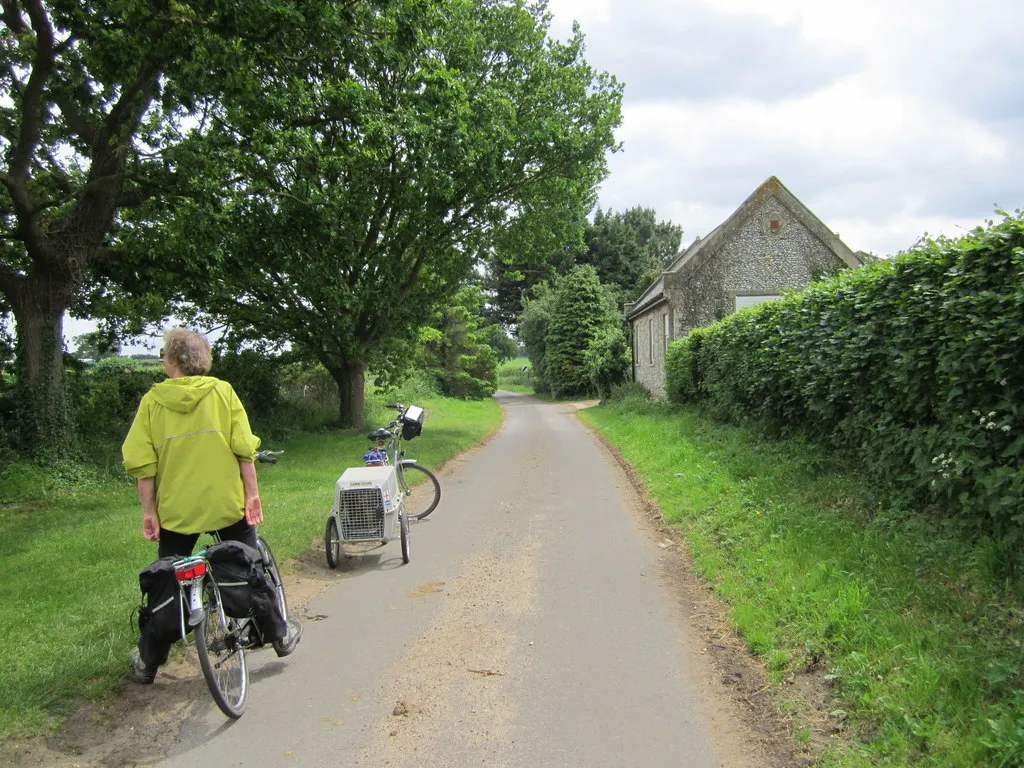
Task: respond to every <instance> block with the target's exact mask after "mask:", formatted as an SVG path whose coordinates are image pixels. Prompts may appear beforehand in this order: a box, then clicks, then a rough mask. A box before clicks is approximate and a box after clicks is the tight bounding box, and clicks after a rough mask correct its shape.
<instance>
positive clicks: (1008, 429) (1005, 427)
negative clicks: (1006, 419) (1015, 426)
mask: <svg viewBox="0 0 1024 768" xmlns="http://www.w3.org/2000/svg"><path fill="white" fill-rule="evenodd" d="M1000 429H1001V430H1003V432H1009V431H1010V425H1009V424H1003V426H1001V427H1000Z"/></svg>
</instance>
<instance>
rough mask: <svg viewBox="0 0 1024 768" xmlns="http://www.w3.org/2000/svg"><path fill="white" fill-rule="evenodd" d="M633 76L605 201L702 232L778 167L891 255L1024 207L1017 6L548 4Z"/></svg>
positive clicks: (736, 0)
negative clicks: (996, 213) (651, 210)
mask: <svg viewBox="0 0 1024 768" xmlns="http://www.w3.org/2000/svg"><path fill="white" fill-rule="evenodd" d="M549 9H550V10H551V12H552V13H553V14H554V17H555V23H554V25H553V28H552V30H553V32H554V33H555V34H557V35H561V34H564V33H565V32H567V30H568V29H569V27H570V26H571V22H572V19H573V18H576V19H578V20H579V22H580V24H581V26H582V29H583V32H584V34H585V35H586V37H587V59H588V61H589V62H590V63H591V64H592V65H593V66H595V67H597V68H599V69H605V70H608V71H610V72H613V73H614V74H616V75H618V76H620V77H621V78H622V79H623V80H624V81H625V82H626V91H625V102H624V122H623V126H622V128H621V129H620V132H619V138H620V140H621V141H622V142H623V145H624V150H623V152H622V153H620V154H618V155H615V156H613V157H612V158H611V159H610V162H609V166H610V169H611V176H610V177H609V179H608V180H607V181H606V182H605V184H604V185H603V187H602V191H601V199H600V205H601V206H602V207H604V208H606V209H607V208H612V209H616V210H621V209H623V208H627V207H631V206H634V205H643V206H646V207H651V208H654V209H655V210H656V211H657V213H658V216H659V218H662V219H671V220H672V221H674V222H675V223H677V224H680V225H682V226H683V228H684V229H685V230H686V233H687V238H688V239H689V238H691V237H693V236H696V235H698V234H706V233H707V232H708V231H709V230H710V229H711V228H713V227H714V226H716V225H717V224H719V223H720V222H721V221H722V220H723V219H724V218H725V217H726V216H728V214H729V213H731V212H732V211H733V210H734V209H735V208H736V207H737V206H738V205H739V204H740V203H741V202H742V201H743V200H744V199H745V198H746V197H747V195H749V194H750V192H751V191H753V189H754V188H755V187H756V186H757V184H759V183H760V182H762V181H763V180H764V179H765V178H767V177H768V176H771V175H775V176H778V177H779V178H780V179H781V180H782V181H783V183H785V184H786V185H787V186H788V187H789V188H790V189H791V190H792V191H793V192H794V193H795V194H796V195H797V196H798V197H800V198H801V199H802V200H803V201H804V202H805V203H806V204H807V205H808V206H809V207H810V208H811V210H813V211H814V212H815V213H816V214H818V216H819V217H821V219H822V220H823V221H824V222H825V223H826V225H828V226H829V227H830V228H832V229H833V230H836V231H838V232H839V233H840V235H841V236H842V237H843V239H844V240H845V241H846V242H847V243H848V244H849V245H850V246H851V247H853V248H856V249H859V248H863V249H866V250H871V251H874V252H876V253H882V254H886V253H893V252H895V251H898V250H902V249H905V248H908V247H910V246H911V245H913V243H914V242H915V241H916V240H917V239H918V238H919V237H920V236H921V235H923V234H924V233H926V232H927V233H929V234H932V235H937V234H946V235H951V236H956V235H959V234H963V233H964V232H965V231H967V230H969V229H972V228H973V227H975V226H977V225H978V224H981V223H982V222H983V221H984V220H985V219H987V218H991V217H992V215H993V212H994V208H995V207H996V206H997V205H998V206H1001V207H1003V208H1008V209H1013V208H1017V207H1021V206H1024V149H1022V148H1020V146H1019V144H1020V142H1019V136H1020V135H1021V129H1022V128H1024V51H1022V50H1021V47H1020V46H1019V45H1018V44H1017V42H1016V40H1015V38H1016V36H1017V35H1018V33H1019V30H1020V29H1021V28H1024V3H1017V2H1016V1H1015V0H977V2H974V3H972V4H970V5H968V4H966V3H963V2H959V1H958V0H934V1H930V2H925V1H924V0H860V2H857V3H849V2H835V1H829V0H776V2H773V3H771V4H766V3H764V2H762V0H706V1H704V2H701V1H699V0H675V1H674V2H673V1H661V2H659V0H630V1H629V2H624V1H623V0H606V1H605V2H601V3H588V2H575V1H574V0H553V2H551V3H550V4H549Z"/></svg>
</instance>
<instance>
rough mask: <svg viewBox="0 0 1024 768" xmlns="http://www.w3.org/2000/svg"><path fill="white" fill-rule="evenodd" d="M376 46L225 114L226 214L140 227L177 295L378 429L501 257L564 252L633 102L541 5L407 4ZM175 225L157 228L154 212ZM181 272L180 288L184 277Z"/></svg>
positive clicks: (399, 6) (331, 59)
mask: <svg viewBox="0 0 1024 768" xmlns="http://www.w3.org/2000/svg"><path fill="white" fill-rule="evenodd" d="M357 16H358V19H359V23H360V25H361V28H362V29H364V30H365V31H366V34H365V37H364V38H361V39H360V40H358V41H346V40H338V41H335V42H334V43H333V44H332V45H330V46H328V47H325V48H324V49H322V50H319V51H317V52H314V53H316V55H315V56H313V55H312V54H311V56H310V57H308V58H305V59H303V60H301V61H296V62H294V63H293V70H292V72H291V77H290V78H289V79H288V82H287V83H286V84H284V86H283V90H282V91H281V92H279V93H274V94H272V95H271V97H268V96H267V95H266V94H264V93H263V92H262V91H260V90H258V89H255V88H254V89H253V90H251V91H247V92H244V93H240V94H233V95H232V98H231V99H230V100H227V101H225V104H224V114H223V120H224V121H225V123H226V124H228V125H230V126H232V130H231V132H230V133H228V132H223V133H221V134H218V135H216V136H211V137H210V140H209V141H208V143H207V145H206V147H205V150H204V152H203V153H202V156H203V158H205V160H203V162H206V163H208V164H210V165H211V166H212V165H214V164H219V172H220V174H221V180H220V181H219V182H218V183H217V187H218V192H219V194H220V197H221V202H220V204H219V205H216V206H214V205H208V204H199V203H197V202H195V201H190V200H185V201H182V203H181V204H180V205H178V206H176V207H175V208H174V209H173V210H165V211H163V212H156V213H155V214H154V220H155V221H158V222H159V229H153V228H150V229H147V228H146V227H145V226H143V225H142V224H141V223H140V225H139V227H138V228H137V229H135V230H133V237H134V238H135V241H134V242H136V244H137V249H138V250H139V251H141V246H142V245H143V243H144V244H145V246H146V249H147V250H146V252H147V253H149V252H152V250H153V249H154V248H156V249H157V250H159V251H160V252H161V254H162V257H163V258H162V263H164V264H165V265H168V266H169V268H170V269H171V270H172V272H173V270H178V272H177V273H173V281H174V283H175V284H176V285H177V286H178V288H179V290H180V298H181V299H183V300H187V301H191V302H192V303H193V304H194V305H195V306H197V307H199V308H201V309H202V310H203V312H204V313H205V314H206V315H208V316H209V317H211V318H215V319H216V320H217V321H220V322H224V323H226V324H228V325H229V326H230V328H231V333H232V334H235V335H239V336H243V337H249V338H263V339H267V340H270V341H272V342H276V343H279V344H282V345H284V344H289V345H291V346H292V347H293V348H295V349H298V350H300V351H302V352H304V353H305V354H307V355H308V356H310V357H311V358H314V359H316V360H318V361H320V362H321V363H322V364H323V366H324V367H325V368H326V369H327V370H328V371H329V372H330V374H331V376H332V377H333V378H334V379H335V381H336V382H337V383H338V389H339V417H340V422H341V424H342V425H344V426H360V425H361V424H362V421H363V398H364V395H363V392H364V381H365V373H366V371H367V370H368V369H369V370H372V371H374V372H375V373H376V374H378V376H384V377H387V376H388V375H389V374H394V373H395V372H396V371H398V370H399V369H401V367H402V366H403V365H406V364H408V362H409V361H410V358H409V355H408V350H409V349H410V348H411V346H412V345H413V342H414V341H415V339H416V334H417V332H418V329H419V328H420V326H421V325H422V324H423V320H424V318H425V317H429V316H430V314H431V313H432V311H433V310H434V308H436V307H438V306H441V305H443V304H445V303H446V302H449V301H450V300H451V298H452V296H453V295H454V294H455V292H456V291H457V290H458V287H459V285H460V283H461V282H462V281H464V280H465V279H466V278H467V277H469V275H470V274H471V273H472V270H473V268H474V265H477V264H479V263H481V262H482V261H483V260H484V259H485V258H487V257H488V255H489V254H490V253H492V252H493V249H494V248H495V247H496V245H497V244H499V243H504V244H507V243H509V242H510V240H513V239H516V238H522V237H526V235H527V234H529V235H530V236H531V237H532V238H534V239H535V240H537V241H540V242H552V241H554V240H557V239H558V238H559V237H561V236H562V234H563V233H564V232H565V231H566V229H567V228H570V227H571V226H573V222H574V221H575V219H576V215H577V213H578V207H579V201H581V200H584V201H585V200H588V199H590V198H591V197H592V196H593V190H594V189H595V187H596V185H597V183H598V182H599V181H600V180H601V179H602V178H603V177H604V175H605V174H606V165H605V153H606V152H607V151H608V150H609V149H610V148H612V147H613V146H614V138H613V129H614V127H615V126H616V125H617V124H618V122H619V114H620V113H619V110H620V101H621V87H620V86H619V85H618V83H616V82H615V80H614V78H611V77H609V76H607V75H604V74H596V73H595V72H594V71H593V70H592V69H591V68H590V67H589V66H588V65H587V63H586V62H585V61H584V59H583V38H582V35H581V34H580V33H579V32H578V31H577V32H576V34H575V35H574V36H573V37H572V39H570V40H569V41H568V42H565V43H560V42H555V41H551V40H549V39H548V38H547V27H548V23H549V21H550V19H549V16H548V15H547V13H546V12H545V11H544V6H543V4H534V3H528V2H525V0H508V2H478V1H477V0H435V1H434V2H431V3H424V2H420V0H395V2H392V3H390V4H388V5H387V6H386V7H385V8H383V9H381V10H376V9H373V8H370V7H360V8H359V9H358V12H357ZM157 213H159V214H160V215H156V214H157ZM168 274H172V273H168Z"/></svg>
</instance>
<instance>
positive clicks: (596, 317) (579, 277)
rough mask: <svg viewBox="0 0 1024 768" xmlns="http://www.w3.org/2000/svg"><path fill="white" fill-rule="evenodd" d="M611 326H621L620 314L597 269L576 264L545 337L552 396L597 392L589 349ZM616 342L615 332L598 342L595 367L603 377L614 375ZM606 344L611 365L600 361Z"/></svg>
mask: <svg viewBox="0 0 1024 768" xmlns="http://www.w3.org/2000/svg"><path fill="white" fill-rule="evenodd" d="M609 326H614V327H617V326H618V313H617V311H616V309H615V304H614V299H612V298H611V297H610V296H609V294H608V292H607V291H606V290H605V289H604V287H603V286H602V285H601V281H600V280H599V279H598V277H597V270H595V269H594V267H592V266H590V265H584V266H579V267H574V268H573V270H572V271H571V272H570V273H569V274H568V275H566V277H565V279H564V280H562V281H561V283H560V284H559V289H558V294H557V297H556V299H555V303H554V310H553V311H552V313H551V319H550V322H549V325H548V328H547V335H546V338H545V352H544V358H543V359H544V377H545V378H546V380H547V381H548V383H549V384H550V385H551V394H552V395H554V396H555V397H566V396H573V395H580V394H585V393H589V392H593V391H594V384H593V380H592V378H591V375H590V370H589V369H588V366H587V360H586V355H587V350H588V349H589V348H590V345H591V344H592V343H593V342H594V340H595V339H597V338H598V337H599V336H601V335H602V334H603V332H604V331H605V330H606V329H607V328H608V327H609ZM614 343H615V342H614V338H613V336H612V335H609V336H607V337H606V339H605V340H603V341H601V342H599V343H598V351H596V352H595V358H597V361H596V362H595V364H594V366H593V370H595V371H598V372H599V374H598V375H599V376H600V377H602V379H603V378H604V377H612V376H614V371H615V359H614V358H615V353H614V351H612V348H613V347H614ZM623 344H624V342H623ZM602 347H603V349H604V350H607V357H608V361H607V368H603V367H602V365H603V364H602V362H601V361H600V358H601V356H602V355H603V354H604V352H602V351H601V349H602ZM531 359H532V356H531Z"/></svg>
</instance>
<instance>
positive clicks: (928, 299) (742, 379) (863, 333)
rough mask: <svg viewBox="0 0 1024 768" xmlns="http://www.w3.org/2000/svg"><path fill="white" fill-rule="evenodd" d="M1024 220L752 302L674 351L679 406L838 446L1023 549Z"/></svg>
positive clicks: (673, 392)
mask: <svg viewBox="0 0 1024 768" xmlns="http://www.w3.org/2000/svg"><path fill="white" fill-rule="evenodd" d="M1022 306H1024V219H1022V217H1021V214H1019V213H1018V214H1017V215H1016V216H1009V215H1007V216H1005V217H1004V219H1003V220H1002V221H1001V222H999V223H997V224H991V225H990V226H988V227H987V228H984V229H983V228H978V229H977V230H975V231H974V232H972V233H971V234H969V235H968V236H966V237H964V238H962V239H960V240H956V241H952V240H939V241H928V242H925V243H923V244H921V245H920V246H918V247H917V248H915V249H914V250H913V251H911V252H910V253H907V254H903V255H901V256H898V257H896V258H893V259H891V260H889V261H886V262H881V263H878V264H874V265H871V266H869V267H867V268H864V269H860V270H856V271H853V272H848V273H844V274H841V275H840V276H838V277H837V278H835V279H834V280H833V281H831V282H829V283H820V284H814V285H812V286H810V287H809V288H808V289H807V290H805V291H804V292H803V293H801V294H796V295H792V296H789V297H788V298H785V299H783V300H781V301H777V302H771V303H768V304H763V305H760V306H758V307H753V308H750V309H748V310H745V311H743V312H740V313H737V314H736V315H733V316H730V317H729V318H727V319H725V320H724V321H722V322H720V323H717V324H716V325H714V326H711V327H709V328H707V329H704V330H703V331H701V332H700V334H698V335H697V336H696V337H694V339H693V340H692V341H691V340H689V339H685V340H683V341H682V342H679V343H677V344H676V345H674V346H673V348H672V350H671V352H670V355H669V363H668V365H667V367H666V379H667V381H668V382H669V393H670V397H672V398H673V399H674V400H676V401H696V402H699V403H701V404H702V405H704V406H706V407H708V408H710V409H711V410H712V412H714V413H715V414H717V415H719V416H722V417H726V418H729V419H733V420H738V421H748V420H749V421H755V422H757V423H760V424H762V425H764V426H766V427H767V428H768V429H770V430H772V431H775V432H779V433H787V432H788V433H796V432H799V433H803V434H806V435H808V436H809V437H811V438H813V439H815V440H820V441H823V442H825V443H827V444H831V445H834V446H836V447H837V448H839V449H841V450H844V451H845V452H847V453H848V454H849V455H851V456H856V458H857V459H858V460H859V461H860V462H861V464H862V465H863V466H864V467H865V468H866V470H867V471H868V472H869V473H870V475H871V476H872V477H873V478H874V479H875V480H876V481H878V482H880V483H883V484H885V486H886V487H888V488H890V489H891V492H892V495H893V498H895V499H896V500H898V501H900V502H902V503H904V504H915V505H922V504H923V505H929V506H933V507H935V508H937V509H939V510H942V511H944V512H946V513H948V514H950V515H952V516H955V517H956V519H958V520H960V521H962V522H963V523H964V524H967V525H969V526H970V527H971V528H972V529H973V530H975V531H976V532H977V533H979V534H982V535H986V536H991V537H992V539H993V541H994V542H995V544H996V546H997V548H998V549H999V550H1000V552H1001V557H1000V560H1001V562H1002V563H1003V565H1004V567H1005V566H1012V564H1013V563H1014V562H1015V561H1017V560H1018V558H1019V553H1020V552H1021V551H1022V547H1024V513H1022V512H1021V509H1022V506H1024V505H1022V501H1024V470H1022V467H1024V369H1022V367H1021V365H1020V361H1021V360H1024V323H1022V320H1021V307H1022Z"/></svg>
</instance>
